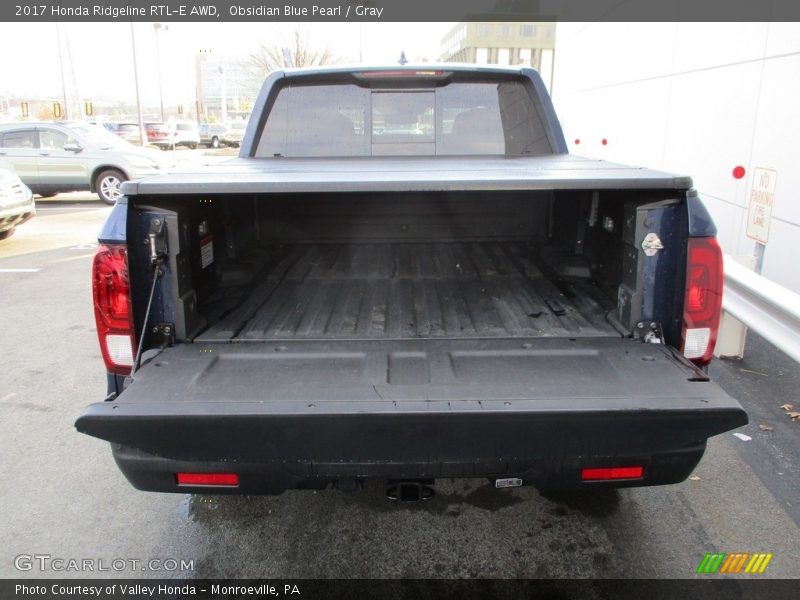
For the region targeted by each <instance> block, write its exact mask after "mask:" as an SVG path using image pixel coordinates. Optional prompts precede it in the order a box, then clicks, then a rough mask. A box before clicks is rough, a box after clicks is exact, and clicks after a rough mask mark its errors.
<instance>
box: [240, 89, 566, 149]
mask: <svg viewBox="0 0 800 600" xmlns="http://www.w3.org/2000/svg"><path fill="white" fill-rule="evenodd" d="M404 83H405V85H403V86H402V87H397V88H392V87H387V86H385V85H384V86H380V87H375V88H372V87H365V86H362V85H359V84H357V83H352V84H351V83H335V84H316V85H298V84H295V85H287V86H284V87H283V88H282V89H281V90H280V91H279V92H278V95H277V97H276V99H275V102H274V104H273V106H272V109H271V111H270V113H269V115H268V117H267V120H266V124H265V126H264V128H263V130H262V132H261V136H260V139H259V142H258V145H257V149H256V154H255V155H256V156H260V157H313V156H319V157H323V156H330V157H344V156H433V155H470V154H472V155H481V154H487V155H523V154H525V155H542V154H551V153H552V152H553V149H552V146H551V144H550V141H549V138H548V136H547V132H546V129H545V126H544V122H543V119H542V118H541V116H540V115H539V113H538V110H537V106H536V104H535V103H534V101H533V99H532V98H531V96H530V95H529V93H528V91H527V89H526V88H525V86H524V85H523V84H522V83H521V82H519V81H516V80H506V81H454V82H451V83H449V84H446V85H442V86H439V87H420V88H414V86H413V84H412V85H411V86H409V85H408V83H407V82H404Z"/></svg>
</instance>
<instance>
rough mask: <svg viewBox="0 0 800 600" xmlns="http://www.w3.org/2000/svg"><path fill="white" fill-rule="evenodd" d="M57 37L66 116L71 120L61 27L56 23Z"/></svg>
mask: <svg viewBox="0 0 800 600" xmlns="http://www.w3.org/2000/svg"><path fill="white" fill-rule="evenodd" d="M56 39H57V40H58V64H59V66H60V67H61V93H62V94H63V95H64V118H65V119H67V120H69V101H68V100H67V80H66V79H65V78H64V56H63V54H62V52H61V27H60V26H59V24H58V23H56Z"/></svg>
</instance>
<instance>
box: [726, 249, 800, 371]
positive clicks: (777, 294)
mask: <svg viewBox="0 0 800 600" xmlns="http://www.w3.org/2000/svg"><path fill="white" fill-rule="evenodd" d="M724 261H725V292H724V294H723V295H722V310H723V311H725V312H726V313H728V314H730V315H731V316H733V317H735V318H736V319H738V320H739V321H741V322H742V323H744V324H745V325H747V326H748V327H750V328H751V329H753V330H754V331H756V332H758V334H759V335H760V336H762V337H763V338H764V339H766V340H768V341H769V342H771V343H772V344H774V345H775V346H777V347H778V348H780V349H781V350H783V351H784V352H785V353H786V354H788V355H789V356H791V357H792V358H793V359H794V360H796V361H797V362H800V294H796V293H794V292H792V291H790V290H787V289H786V288H785V287H782V286H780V285H778V284H777V283H775V282H774V281H770V280H769V279H767V278H765V277H762V276H761V275H758V274H757V273H754V272H753V271H750V270H749V269H747V268H746V267H744V266H742V265H740V264H739V263H738V262H736V261H735V260H734V259H733V258H732V257H730V256H728V255H727V254H726V255H725V257H724Z"/></svg>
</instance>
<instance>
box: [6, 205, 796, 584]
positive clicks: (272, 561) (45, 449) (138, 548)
mask: <svg viewBox="0 0 800 600" xmlns="http://www.w3.org/2000/svg"><path fill="white" fill-rule="evenodd" d="M37 210H38V212H39V214H38V216H37V217H36V218H35V219H33V220H32V221H30V222H28V223H26V224H24V225H23V226H22V227H20V228H19V231H17V232H16V234H15V235H14V236H12V237H11V238H9V239H8V240H6V241H4V242H0V290H2V292H0V293H1V294H2V296H1V297H2V301H0V314H2V317H3V318H2V328H3V329H2V334H0V357H1V358H0V381H2V382H3V383H2V387H0V411H2V421H3V424H4V434H3V436H2V437H1V438H0V454H2V456H3V461H2V464H3V485H2V486H0V502H2V506H3V507H4V508H5V511H6V514H7V517H6V519H5V523H4V526H3V527H2V528H0V577H5V578H8V577H86V576H103V577H105V576H113V577H120V576H125V577H138V576H146V577H170V578H187V577H203V578H207V577H230V578H236V577H248V578H250V577H258V578H262V577H263V578H275V577H283V578H301V577H302V578H315V577H323V578H327V577H337V578H338V577H359V578H361V577H363V578H377V577H389V578H394V577H414V578H421V577H563V578H584V577H622V578H628V577H655V578H661V577H665V578H683V577H693V576H695V574H694V572H695V570H696V568H697V566H698V565H699V563H700V561H701V559H702V558H703V556H704V554H705V553H706V552H728V553H730V552H751V553H752V552H768V553H772V554H774V558H773V559H772V562H771V563H770V564H769V568H768V569H767V570H766V572H765V573H764V574H763V575H761V576H759V577H800V561H799V560H798V557H800V484H798V481H800V478H799V477H798V476H800V422H799V421H792V420H791V419H790V418H789V417H788V416H787V415H786V410H784V409H781V408H780V407H781V405H784V404H787V403H789V404H793V405H794V406H796V407H797V406H800V393H799V392H798V389H800V367H798V365H797V364H796V363H793V362H792V361H790V360H789V359H788V358H787V357H785V356H784V355H783V354H781V353H780V352H778V351H776V350H775V349H774V348H772V347H771V346H769V345H768V344H767V343H765V342H764V341H763V340H760V339H758V338H757V336H753V335H751V339H750V341H749V346H748V354H747V357H746V359H744V360H743V361H717V363H716V364H715V365H714V366H713V368H712V376H713V377H714V378H715V379H717V380H718V381H719V382H720V383H721V385H723V387H725V389H726V390H727V391H728V392H729V393H730V394H732V395H733V396H735V397H736V398H738V399H739V401H740V402H741V403H742V404H743V405H744V407H745V409H746V410H747V411H748V413H749V414H750V418H751V422H750V424H749V425H747V426H745V427H743V428H741V430H739V431H737V432H736V433H741V434H744V435H745V436H746V437H749V438H751V439H750V440H744V439H740V438H739V437H736V436H734V435H733V434H732V433H726V434H723V435H721V436H718V437H716V438H713V439H712V440H711V441H710V443H709V447H708V451H707V453H706V456H705V458H704V459H703V461H702V462H701V463H700V465H699V467H698V469H697V470H696V472H695V473H694V475H693V477H692V478H691V479H690V480H687V481H686V482H684V483H682V484H680V485H675V486H668V487H663V488H642V489H628V490H622V491H615V492H611V493H603V494H596V495H592V496H584V495H574V494H573V495H567V496H558V497H544V496H542V495H540V494H539V493H538V492H537V491H536V490H534V489H531V488H520V489H513V490H502V491H496V490H494V489H492V488H490V487H488V486H487V485H485V484H484V483H483V482H481V481H464V480H456V481H442V482H439V483H437V486H436V489H437V495H436V497H435V498H433V499H432V500H429V501H426V502H422V503H415V504H401V505H398V504H394V503H392V502H390V501H389V500H387V499H386V498H385V496H384V489H383V486H382V485H380V484H378V483H374V484H369V485H367V486H366V487H365V489H363V490H361V491H358V492H354V493H350V494H345V493H342V492H337V491H333V490H326V491H322V492H312V491H291V492H287V493H285V494H283V495H281V496H277V497H221V496H192V495H179V494H174V495H160V494H151V493H144V492H138V491H136V490H134V489H132V488H131V487H130V485H129V484H128V483H127V482H126V481H125V479H124V478H123V477H122V475H121V474H120V473H119V471H118V470H117V468H116V466H115V465H114V462H113V460H112V457H111V454H110V451H109V448H108V447H107V445H106V444H105V443H103V442H101V441H99V440H97V439H94V438H89V437H86V436H83V435H80V434H78V433H77V432H76V431H75V429H74V428H73V423H74V420H75V418H76V417H77V416H78V415H79V414H80V412H81V411H82V409H83V408H84V407H85V406H86V405H87V404H89V403H91V402H96V401H99V400H101V399H102V398H103V396H104V394H105V374H104V370H103V364H102V360H101V358H100V353H99V349H98V347H97V340H96V337H95V331H94V320H93V314H92V305H91V286H90V279H89V269H90V264H91V257H92V254H93V250H94V241H95V236H96V234H97V231H98V229H99V227H100V225H101V223H102V221H103V219H104V218H105V216H106V215H107V214H108V212H109V211H110V208H109V207H105V206H104V205H102V203H100V202H99V201H98V200H96V198H94V197H93V196H91V195H89V194H70V195H62V196H57V197H56V198H54V199H52V200H48V201H41V202H38V203H37ZM20 555H24V556H30V555H49V556H50V557H51V558H63V559H70V558H76V559H92V560H93V561H95V562H94V563H93V564H94V565H95V567H97V566H98V564H99V563H98V562H97V561H103V565H105V566H109V565H111V564H112V561H114V560H115V559H122V560H123V561H125V563H126V565H125V568H124V569H120V570H116V569H110V570H108V571H100V572H98V571H94V572H89V573H87V572H64V571H54V570H44V571H42V570H41V569H40V568H39V566H38V563H34V565H33V566H32V567H31V569H30V570H20V569H19V568H18V567H19V566H20V563H19V560H15V559H17V557H19V556H20ZM151 559H156V560H157V561H159V562H158V563H153V565H155V564H159V565H161V567H160V568H158V569H154V570H151V569H149V568H148V567H147V566H145V567H144V568H143V564H147V563H148V561H150V560H151ZM168 559H174V560H176V561H188V562H190V563H191V565H190V567H186V568H175V569H172V568H167V567H168V566H172V563H167V565H166V566H164V564H165V561H167V560H168ZM130 561H139V562H138V563H137V564H136V566H135V567H132V566H131V564H132V563H131V562H130ZM24 564H25V563H24V562H23V567H24ZM119 564H121V563H117V565H119ZM151 566H152V565H151ZM178 567H180V563H178ZM706 577H707V576H706Z"/></svg>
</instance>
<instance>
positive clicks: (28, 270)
mask: <svg viewBox="0 0 800 600" xmlns="http://www.w3.org/2000/svg"><path fill="white" fill-rule="evenodd" d="M39 271H41V269H0V273H38V272H39Z"/></svg>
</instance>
